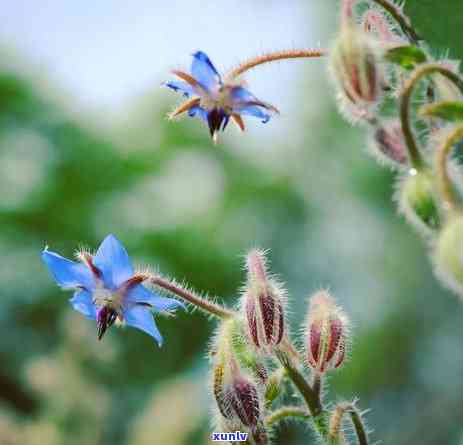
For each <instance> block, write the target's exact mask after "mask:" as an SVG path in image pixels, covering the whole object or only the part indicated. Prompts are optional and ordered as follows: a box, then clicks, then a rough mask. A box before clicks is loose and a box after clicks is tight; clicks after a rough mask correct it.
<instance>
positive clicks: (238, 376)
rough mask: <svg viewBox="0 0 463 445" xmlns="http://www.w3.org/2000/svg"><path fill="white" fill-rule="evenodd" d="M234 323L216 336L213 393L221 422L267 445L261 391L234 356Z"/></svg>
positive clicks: (224, 324) (214, 343)
mask: <svg viewBox="0 0 463 445" xmlns="http://www.w3.org/2000/svg"><path fill="white" fill-rule="evenodd" d="M235 323H236V321H235V320H232V319H230V320H226V321H223V322H222V323H221V325H220V326H219V329H218V332H217V334H216V336H215V339H214V342H213V345H212V348H211V349H212V350H211V357H212V391H213V394H214V398H215V400H216V403H217V407H218V410H219V412H220V417H222V421H223V422H224V423H225V424H227V425H229V426H230V427H231V426H232V425H237V424H238V425H239V426H244V427H246V428H248V429H249V431H250V433H251V435H252V436H253V439H254V441H255V443H256V444H260V445H265V444H266V443H267V436H266V432H265V428H264V424H263V420H262V419H263V417H264V412H263V411H264V404H263V401H262V391H261V388H259V385H258V383H256V381H255V379H254V377H253V376H252V375H251V374H249V373H248V372H247V370H246V369H245V367H243V366H242V363H241V362H240V360H239V357H238V356H237V354H236V353H235V350H234V345H233V331H234V330H235V326H234V325H235Z"/></svg>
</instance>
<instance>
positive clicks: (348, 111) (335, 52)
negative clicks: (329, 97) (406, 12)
mask: <svg viewBox="0 0 463 445" xmlns="http://www.w3.org/2000/svg"><path fill="white" fill-rule="evenodd" d="M378 51H379V47H378V45H377V42H376V41H375V39H374V38H373V37H372V36H371V35H369V34H368V33H367V32H365V31H364V30H363V29H361V28H360V27H359V26H357V25H356V24H355V23H354V21H353V19H351V18H345V19H344V20H343V21H342V23H341V31H340V34H339V36H338V38H337V39H336V41H335V44H334V46H333V49H332V51H331V53H330V69H331V73H332V76H333V79H334V81H335V84H336V88H337V90H338V97H339V100H340V108H341V111H342V112H343V114H344V115H345V116H346V117H347V118H348V120H349V121H351V122H357V121H359V120H361V119H363V120H369V119H370V118H371V117H372V114H373V111H374V110H373V108H374V107H375V106H376V105H377V104H378V103H379V102H380V100H381V85H382V84H383V83H384V74H383V68H382V65H381V63H380V58H379V54H378Z"/></svg>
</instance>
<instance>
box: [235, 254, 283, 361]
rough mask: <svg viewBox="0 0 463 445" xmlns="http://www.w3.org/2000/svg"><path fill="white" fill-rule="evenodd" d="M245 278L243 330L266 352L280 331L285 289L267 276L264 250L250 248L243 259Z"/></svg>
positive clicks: (275, 342) (255, 344) (278, 339)
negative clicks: (246, 271) (245, 266)
mask: <svg viewBox="0 0 463 445" xmlns="http://www.w3.org/2000/svg"><path fill="white" fill-rule="evenodd" d="M246 265H247V269H248V279H247V284H246V288H245V291H244V294H243V297H242V310H243V312H244V318H245V320H246V326H247V333H248V336H249V339H250V340H251V342H252V343H253V344H254V346H255V347H256V348H257V349H258V350H259V351H262V352H266V353H270V352H271V350H272V349H273V348H274V347H275V346H277V345H278V344H279V343H280V342H281V340H282V338H283V334H284V329H285V317H284V305H285V291H284V290H283V289H282V288H281V287H280V286H279V284H278V283H277V282H276V281H275V280H273V279H272V278H271V277H269V276H268V274H267V270H266V264H265V256H264V253H263V252H261V251H259V250H253V251H251V252H250V253H249V254H248V256H247V260H246Z"/></svg>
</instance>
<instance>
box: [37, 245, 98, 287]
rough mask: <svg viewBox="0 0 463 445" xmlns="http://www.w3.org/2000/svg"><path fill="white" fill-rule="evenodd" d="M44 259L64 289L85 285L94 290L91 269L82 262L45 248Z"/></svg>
mask: <svg viewBox="0 0 463 445" xmlns="http://www.w3.org/2000/svg"><path fill="white" fill-rule="evenodd" d="M42 260H43V262H44V263H45V264H46V265H47V267H48V270H49V271H50V272H51V274H52V276H53V278H54V279H55V281H56V282H57V283H58V285H59V286H61V287H62V288H63V289H75V288H78V287H83V288H85V289H87V290H92V289H93V287H94V285H95V283H94V280H93V275H92V273H91V271H90V269H89V268H88V267H87V266H85V265H84V264H81V263H76V262H75V261H71V260H68V259H67V258H64V257H62V256H61V255H58V254H57V253H55V252H51V251H49V250H46V249H45V250H44V251H43V252H42Z"/></svg>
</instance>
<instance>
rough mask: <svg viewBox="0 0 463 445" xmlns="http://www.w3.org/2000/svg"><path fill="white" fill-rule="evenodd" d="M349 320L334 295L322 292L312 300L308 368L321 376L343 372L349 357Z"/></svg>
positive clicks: (307, 347)
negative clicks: (335, 300) (342, 367)
mask: <svg viewBox="0 0 463 445" xmlns="http://www.w3.org/2000/svg"><path fill="white" fill-rule="evenodd" d="M347 332H348V320H347V317H346V315H345V314H344V311H343V310H342V309H341V308H340V307H339V306H337V305H336V304H335V302H334V300H333V298H332V297H331V296H330V294H329V293H328V292H327V291H325V290H322V291H319V292H317V293H316V294H315V295H313V296H312V298H311V299H310V308H309V312H308V316H307V322H306V355H307V363H308V365H309V366H310V367H311V368H312V369H313V370H314V371H316V372H318V373H320V374H321V373H324V372H325V371H327V370H330V369H336V368H339V367H340V366H341V365H342V364H343V362H344V360H345V356H346V346H347V343H348V335H347Z"/></svg>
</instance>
